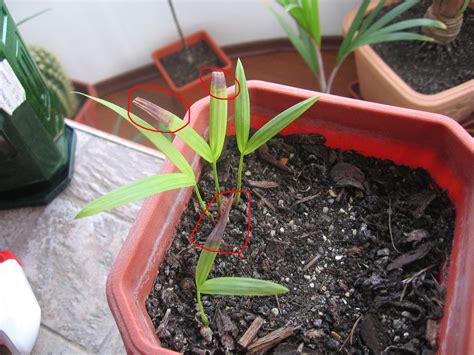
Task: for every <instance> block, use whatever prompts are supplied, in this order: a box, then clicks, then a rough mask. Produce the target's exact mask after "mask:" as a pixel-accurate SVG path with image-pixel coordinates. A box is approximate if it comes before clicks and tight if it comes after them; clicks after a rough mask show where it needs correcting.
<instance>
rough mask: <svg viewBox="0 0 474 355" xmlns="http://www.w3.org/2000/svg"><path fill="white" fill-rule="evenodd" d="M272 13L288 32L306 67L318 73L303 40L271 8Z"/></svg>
mask: <svg viewBox="0 0 474 355" xmlns="http://www.w3.org/2000/svg"><path fill="white" fill-rule="evenodd" d="M270 10H271V11H272V13H273V14H274V15H275V17H276V19H277V21H278V23H279V24H280V26H281V27H282V28H283V30H284V31H285V32H286V34H287V36H288V38H289V39H290V42H291V44H293V47H295V49H296V51H297V52H298V53H299V55H300V56H301V57H302V58H303V60H304V61H305V63H306V65H308V67H309V68H310V69H311V71H312V72H313V73H317V69H316V68H317V67H316V65H315V63H314V62H312V61H311V54H310V53H309V52H308V49H307V47H306V46H305V44H304V42H303V40H302V39H301V38H300V37H299V36H298V35H297V34H296V32H295V31H294V30H293V29H292V28H291V26H290V24H289V23H288V22H286V20H285V19H284V18H283V17H281V16H280V14H278V13H277V12H276V11H275V10H274V9H272V8H270Z"/></svg>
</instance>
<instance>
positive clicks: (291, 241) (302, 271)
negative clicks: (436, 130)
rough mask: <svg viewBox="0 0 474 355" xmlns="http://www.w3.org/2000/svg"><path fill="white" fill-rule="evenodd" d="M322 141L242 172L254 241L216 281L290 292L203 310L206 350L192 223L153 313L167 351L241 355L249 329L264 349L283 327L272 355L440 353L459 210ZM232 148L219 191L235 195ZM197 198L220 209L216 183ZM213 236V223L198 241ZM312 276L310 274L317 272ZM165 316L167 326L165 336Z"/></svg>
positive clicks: (251, 159) (237, 231)
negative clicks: (297, 354)
mask: <svg viewBox="0 0 474 355" xmlns="http://www.w3.org/2000/svg"><path fill="white" fill-rule="evenodd" d="M324 143H325V140H324V137H322V136H318V135H303V136H287V137H284V138H275V139H273V140H271V141H270V142H269V143H268V144H267V146H265V149H261V150H260V151H259V152H257V153H255V154H252V155H250V156H248V157H247V158H246V161H245V168H244V182H243V188H246V189H249V190H250V191H251V192H252V202H251V228H252V232H251V238H250V242H249V244H248V246H247V248H246V249H245V250H244V252H243V254H242V255H218V256H217V258H216V262H215V265H214V269H213V270H212V272H211V274H210V277H211V278H212V277H217V276H242V277H253V278H258V279H265V280H272V281H274V282H277V283H280V284H282V285H284V286H285V287H287V288H288V289H289V292H288V293H287V294H284V295H280V296H278V298H276V297H275V296H268V297H224V296H204V297H203V304H204V308H205V311H206V314H207V315H208V317H209V319H210V327H211V329H212V331H213V335H212V339H211V340H210V341H205V340H204V339H203V336H202V335H201V333H200V329H201V323H200V317H199V313H198V312H197V308H196V293H195V291H196V290H195V286H194V271H195V267H196V264H197V260H198V257H199V252H200V249H198V248H197V247H195V246H192V245H191V244H190V242H189V236H190V232H191V230H192V229H193V227H194V226H195V224H196V222H197V220H198V218H199V216H200V214H201V211H200V209H199V205H198V203H197V201H196V200H195V199H193V200H192V201H191V203H190V204H189V206H188V208H187V209H186V211H185V212H184V214H183V216H182V219H181V224H180V225H179V227H178V229H177V231H176V233H175V236H174V241H173V243H172V246H171V248H170V249H169V251H168V253H167V257H166V261H165V262H164V263H163V264H162V265H161V268H160V272H159V274H158V277H157V279H156V282H155V284H154V287H153V290H152V291H151V294H150V295H149V297H148V299H147V300H146V307H147V310H148V313H149V315H150V317H151V319H152V322H153V324H154V326H155V327H156V328H157V329H158V335H159V336H160V339H161V342H162V344H163V346H165V347H168V348H171V349H174V350H176V351H182V352H186V353H201V354H202V353H204V352H205V351H209V353H223V352H225V351H227V352H230V353H244V352H245V351H246V350H245V349H243V348H242V347H241V346H240V345H239V344H238V341H239V339H240V338H241V337H242V335H243V334H244V333H245V331H246V330H247V329H248V327H249V326H250V324H251V323H252V322H253V321H254V320H255V319H256V318H257V317H261V318H262V319H263V320H264V321H265V323H264V325H263V326H262V328H261V329H260V331H259V332H258V334H257V336H258V338H261V337H263V336H265V335H267V334H268V333H270V332H273V331H275V330H277V329H279V328H282V327H291V328H292V331H293V335H291V336H289V337H287V338H286V339H284V340H282V341H280V342H279V343H277V344H274V346H272V347H271V348H270V349H268V351H269V352H271V353H280V354H281V353H288V352H290V353H291V351H296V350H297V349H298V347H300V349H301V348H302V347H303V350H302V351H303V352H311V353H318V354H325V353H336V352H338V351H339V349H342V350H343V352H344V353H350V354H368V353H374V354H379V353H380V352H381V351H384V350H385V351H386V353H387V354H395V353H397V354H398V353H423V354H431V353H433V352H434V351H436V347H437V345H436V334H437V323H438V321H439V320H440V319H441V318H442V316H443V303H444V298H445V288H444V285H445V282H444V281H445V278H446V275H445V274H446V270H447V268H448V266H449V255H450V249H451V242H452V237H453V230H454V219H455V209H454V206H453V204H452V202H451V201H450V199H449V198H448V196H447V193H446V191H443V190H442V189H440V187H439V186H437V185H436V183H435V182H434V181H433V180H432V179H431V177H430V176H429V175H428V174H427V172H426V171H424V170H422V169H411V168H408V167H406V166H399V165H395V164H394V163H393V162H391V161H388V160H380V159H375V158H367V157H364V156H361V155H360V154H357V153H355V152H353V151H340V150H332V149H330V148H328V147H327V146H325V144H324ZM236 151H237V150H236V144H235V140H233V139H228V147H227V148H226V150H225V152H224V153H223V157H222V158H221V163H220V166H219V172H220V175H221V176H220V180H221V189H222V190H224V189H234V188H235V185H236V183H235V181H236V174H237V163H238V157H237V156H236V154H235V152H236ZM200 189H201V192H202V193H203V194H204V197H205V199H206V200H207V201H209V200H210V199H211V198H212V196H213V195H214V187H213V178H212V171H210V170H204V172H203V175H202V179H201V182H200ZM247 201H248V200H247V196H246V195H243V196H242V200H241V203H240V205H239V206H236V207H233V209H232V210H231V214H230V218H229V224H228V225H227V227H226V232H225V235H224V241H223V245H222V246H221V250H239V249H240V247H241V245H242V243H243V242H244V239H245V236H246V229H247V205H246V204H247ZM211 230H212V225H211V223H210V222H209V221H208V220H207V219H205V220H203V222H202V223H201V225H200V226H199V229H198V231H197V233H196V238H198V240H200V241H201V243H202V242H203V241H204V240H205V238H206V237H207V236H208V235H209V233H210V232H211ZM310 262H311V266H308V264H310ZM167 310H169V311H168V316H167V317H166V318H167V326H166V327H161V328H159V325H160V323H161V322H162V321H163V317H164V315H165V313H166V312H167Z"/></svg>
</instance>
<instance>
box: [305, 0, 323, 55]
mask: <svg viewBox="0 0 474 355" xmlns="http://www.w3.org/2000/svg"><path fill="white" fill-rule="evenodd" d="M302 5H303V11H304V14H305V17H306V23H307V24H308V29H307V30H308V33H309V34H310V35H311V37H313V39H314V41H315V42H316V44H317V46H318V47H319V48H321V32H320V21H319V6H318V0H302Z"/></svg>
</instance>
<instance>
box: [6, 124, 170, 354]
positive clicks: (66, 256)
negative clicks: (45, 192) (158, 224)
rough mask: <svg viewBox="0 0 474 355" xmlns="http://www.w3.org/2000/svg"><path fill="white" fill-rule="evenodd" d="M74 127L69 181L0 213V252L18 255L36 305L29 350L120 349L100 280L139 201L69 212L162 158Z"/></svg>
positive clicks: (144, 173)
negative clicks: (81, 214)
mask: <svg viewBox="0 0 474 355" xmlns="http://www.w3.org/2000/svg"><path fill="white" fill-rule="evenodd" d="M76 132H77V138H78V143H77V148H76V162H75V172H74V176H73V179H72V181H71V183H70V184H69V186H68V187H67V188H66V189H65V190H64V191H63V192H62V193H61V194H60V195H59V196H58V197H56V199H55V200H53V202H51V203H50V204H49V205H47V206H43V207H33V208H21V209H13V210H5V211H0V250H1V249H9V250H11V251H12V252H14V253H15V254H16V255H17V256H18V257H19V258H20V260H21V261H22V263H23V267H24V271H25V273H26V275H27V277H28V279H29V281H30V284H31V286H32V289H33V291H34V293H35V295H36V297H37V299H38V302H39V304H40V306H41V311H42V321H41V329H40V333H39V337H38V340H37V343H36V346H35V348H34V350H33V354H91V353H100V354H122V353H124V352H125V351H124V348H123V344H122V340H121V337H120V335H119V333H118V330H117V327H116V325H115V321H114V320H113V318H112V315H111V313H110V310H109V307H108V305H107V300H106V296H105V283H106V279H107V275H108V273H109V270H110V268H111V266H112V263H113V261H114V259H115V257H116V255H117V253H118V251H119V249H120V247H121V246H122V243H123V241H124V240H125V238H126V237H127V234H128V231H129V229H130V227H131V225H132V223H133V221H134V218H135V216H136V215H137V212H138V210H139V208H140V206H141V204H142V201H140V202H137V203H131V204H129V205H126V206H124V207H121V208H117V209H115V210H112V211H110V212H106V213H101V214H99V215H96V216H92V217H89V218H85V219H80V220H74V216H75V214H76V213H77V212H78V211H79V210H80V209H81V207H83V206H84V205H85V204H86V203H87V202H89V201H91V200H93V199H94V198H96V197H98V196H100V195H102V194H104V193H105V192H108V191H110V190H112V189H114V188H116V187H118V186H121V185H123V184H126V183H129V182H131V181H134V180H136V179H139V178H142V177H145V176H149V175H152V174H155V173H157V172H158V171H159V169H160V165H161V161H162V160H161V158H160V157H159V156H157V155H156V154H155V155H150V154H147V153H144V152H141V151H138V150H134V149H131V148H129V147H126V146H124V145H121V144H117V143H116V142H112V141H109V140H106V139H103V138H99V137H97V136H94V135H91V134H89V133H85V132H81V131H79V130H76Z"/></svg>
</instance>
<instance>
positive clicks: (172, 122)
mask: <svg viewBox="0 0 474 355" xmlns="http://www.w3.org/2000/svg"><path fill="white" fill-rule="evenodd" d="M133 103H134V104H135V105H136V106H138V107H139V108H141V109H142V110H143V111H145V112H146V113H148V114H149V115H150V116H151V117H153V118H154V119H156V120H157V121H158V122H160V123H161V125H160V126H161V127H164V130H169V131H171V132H172V131H177V130H178V129H179V131H177V132H175V133H174V134H175V135H176V136H178V137H179V138H181V139H182V141H183V142H184V143H186V144H187V145H189V146H190V147H191V149H192V150H194V151H195V152H196V153H198V154H199V155H200V156H201V157H202V158H203V159H205V160H207V161H208V162H209V163H211V162H212V159H213V158H212V152H211V148H210V147H209V144H207V142H206V141H205V140H204V138H202V137H201V136H200V135H199V134H198V133H197V132H196V131H195V130H194V129H193V128H192V127H191V126H190V125H187V126H186V127H184V128H182V129H180V128H181V127H183V125H184V124H185V123H184V122H183V120H182V119H181V118H179V117H178V116H176V115H175V114H173V113H171V112H169V111H167V110H165V109H164V108H162V107H160V106H158V105H155V104H154V103H152V102H150V101H148V100H146V99H143V98H141V97H137V98H135V99H134V100H133Z"/></svg>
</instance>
